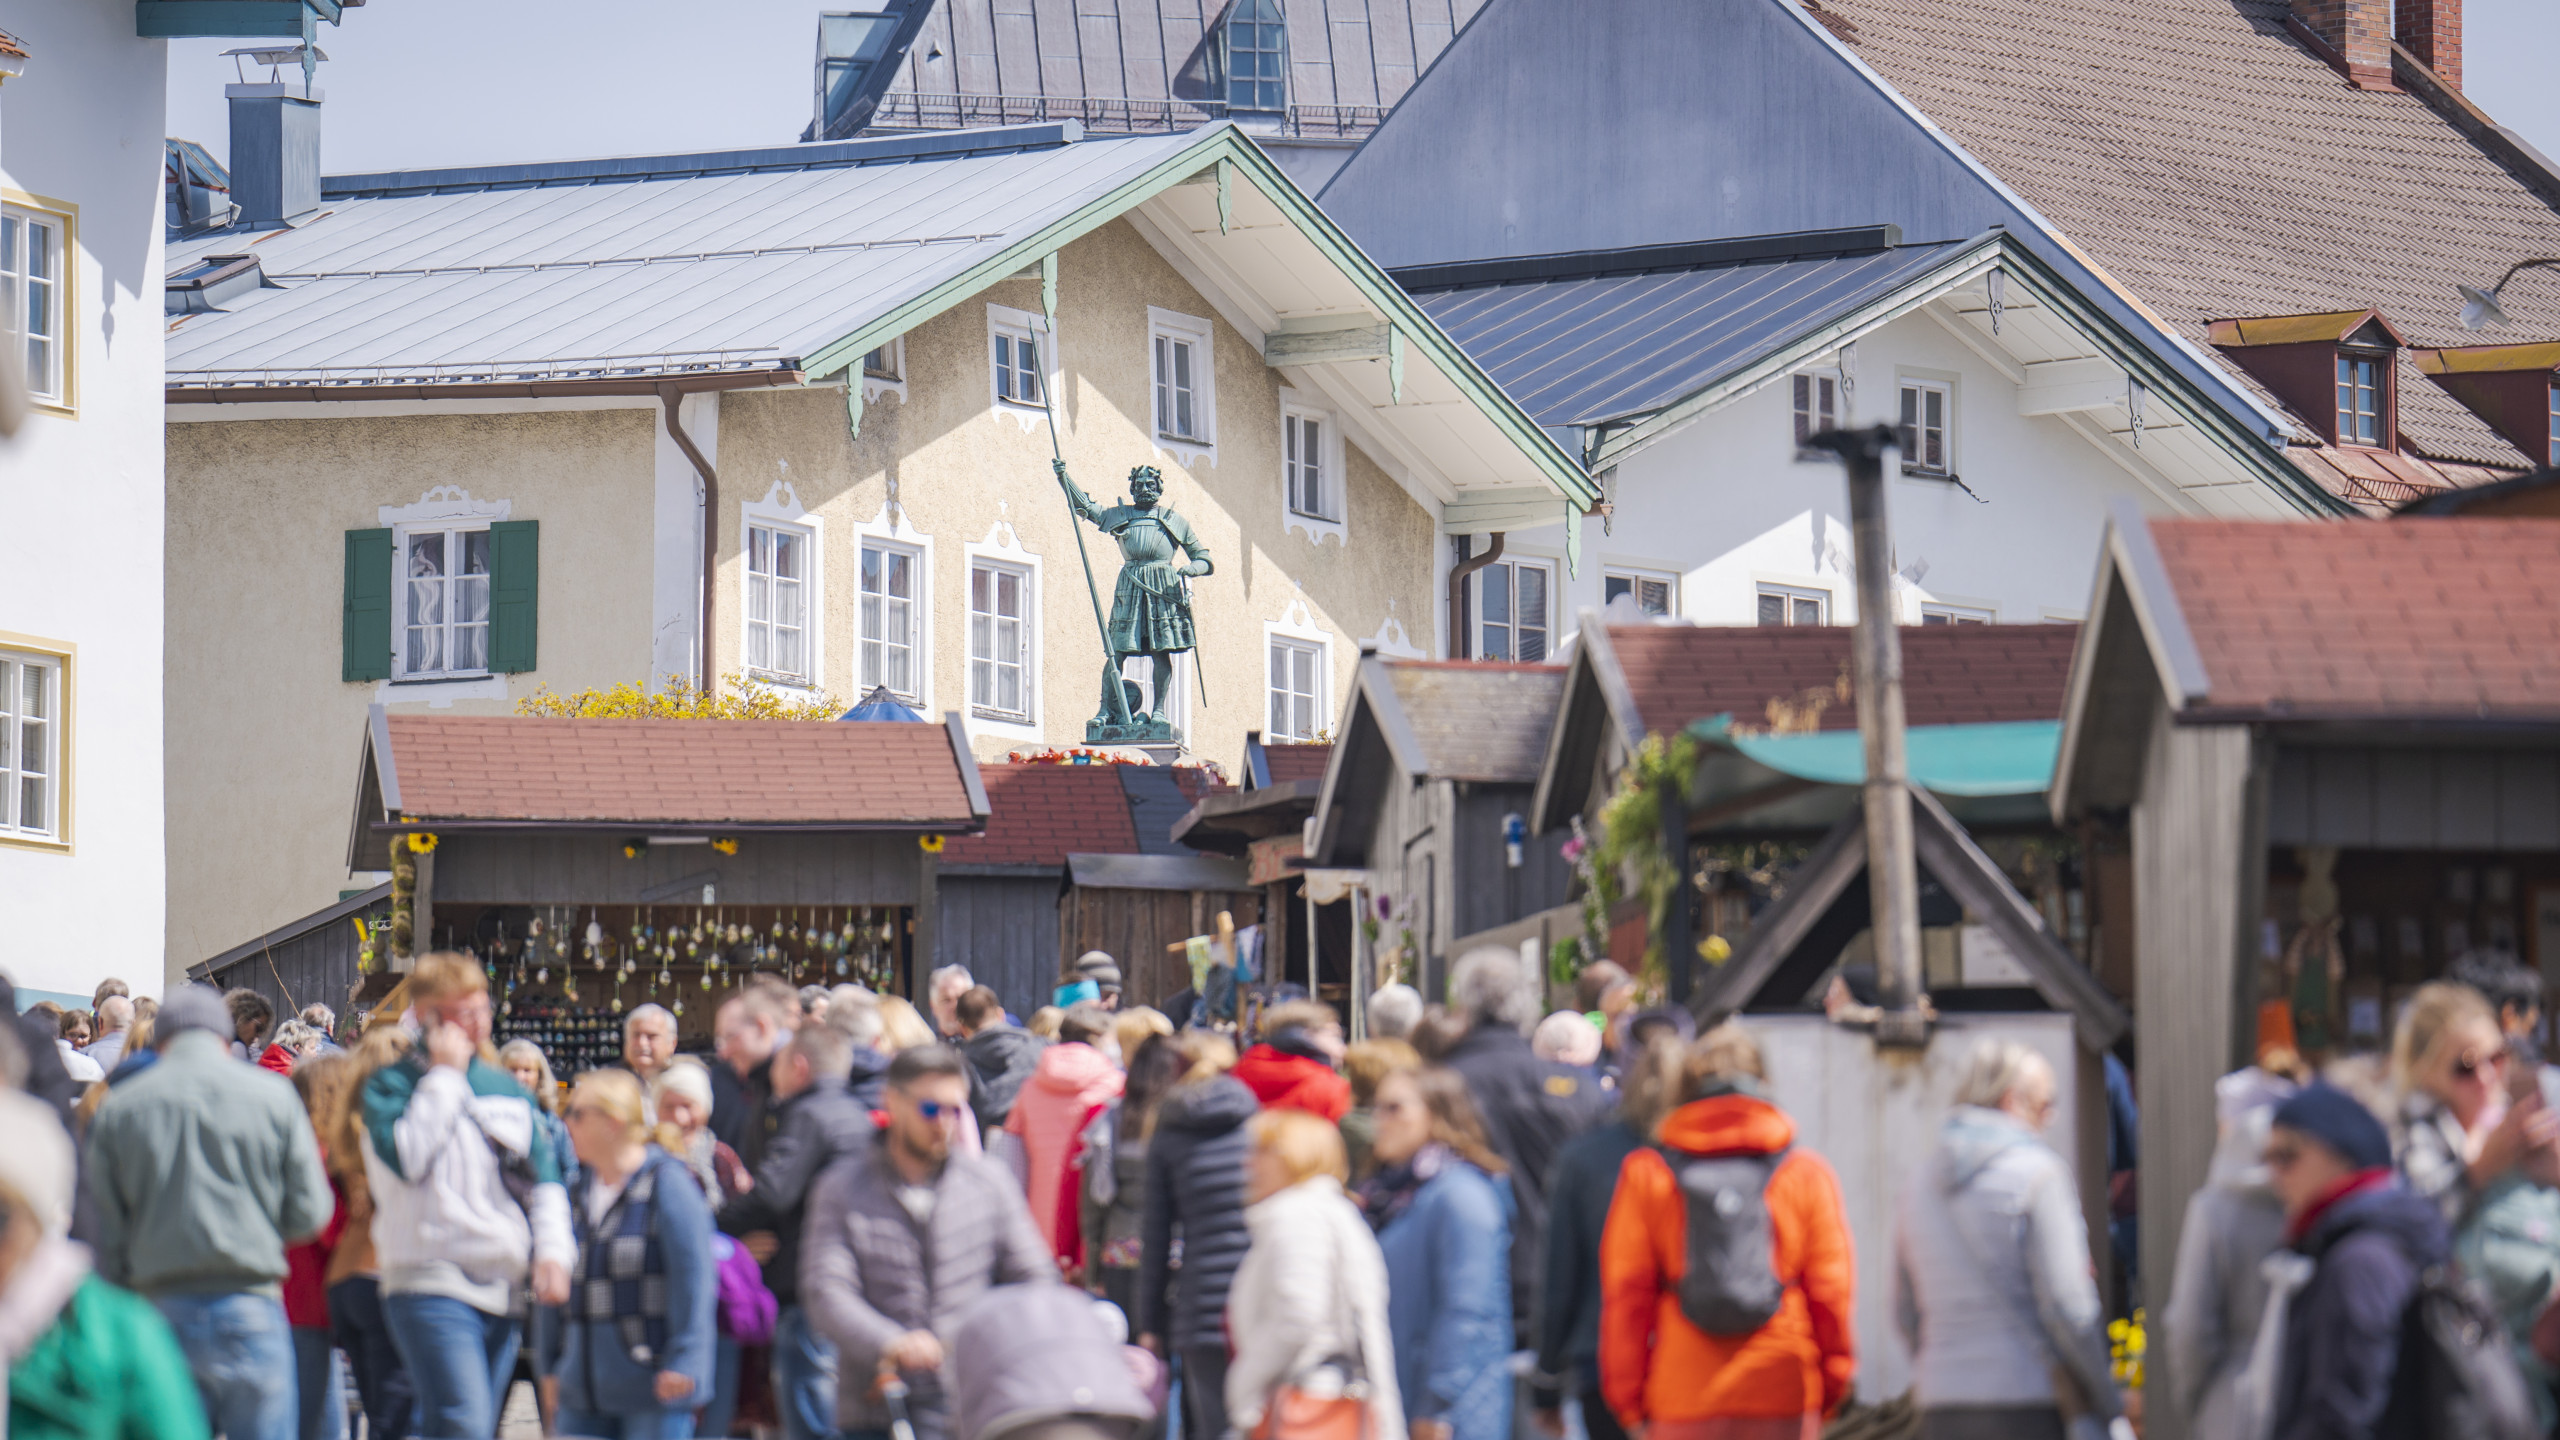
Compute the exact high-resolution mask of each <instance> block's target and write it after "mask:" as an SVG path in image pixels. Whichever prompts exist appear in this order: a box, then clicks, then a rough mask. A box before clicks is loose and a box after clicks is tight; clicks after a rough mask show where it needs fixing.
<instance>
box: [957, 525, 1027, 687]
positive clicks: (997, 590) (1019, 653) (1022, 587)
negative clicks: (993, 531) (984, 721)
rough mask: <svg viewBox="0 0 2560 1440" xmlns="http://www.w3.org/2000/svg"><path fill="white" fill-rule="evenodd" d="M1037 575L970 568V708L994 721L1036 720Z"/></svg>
mask: <svg viewBox="0 0 2560 1440" xmlns="http://www.w3.org/2000/svg"><path fill="white" fill-rule="evenodd" d="M1031 591H1032V585H1031V572H1030V571H1029V570H1028V569H1025V568H1023V567H1021V566H1017V565H1005V564H1000V563H998V562H995V561H992V560H973V561H971V562H970V565H969V708H970V709H971V710H973V711H975V712H977V713H978V714H980V715H983V716H986V717H988V718H989V719H994V720H1013V721H1027V720H1029V719H1030V718H1031V700H1032V694H1031V686H1032V679H1033V677H1032V673H1031V633H1032V632H1031V622H1032V614H1031V611H1032V595H1031Z"/></svg>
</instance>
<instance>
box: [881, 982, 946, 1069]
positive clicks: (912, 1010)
mask: <svg viewBox="0 0 2560 1440" xmlns="http://www.w3.org/2000/svg"><path fill="white" fill-rule="evenodd" d="M878 1003H879V1006H880V1026H881V1033H882V1034H883V1035H885V1036H886V1037H887V1041H888V1043H887V1046H886V1048H887V1049H888V1051H889V1053H890V1054H892V1055H894V1054H897V1053H898V1052H899V1051H902V1050H913V1049H915V1048H916V1047H917V1046H920V1045H932V1044H936V1043H939V1042H937V1041H936V1040H935V1039H934V1036H933V1026H932V1025H931V1024H930V1023H928V1022H927V1021H926V1020H925V1018H924V1012H922V1011H920V1010H918V1009H916V1007H915V1003H914V1002H913V1001H911V1000H909V999H907V998H906V997H905V996H903V995H883V996H881V997H880V999H879V1002H878Z"/></svg>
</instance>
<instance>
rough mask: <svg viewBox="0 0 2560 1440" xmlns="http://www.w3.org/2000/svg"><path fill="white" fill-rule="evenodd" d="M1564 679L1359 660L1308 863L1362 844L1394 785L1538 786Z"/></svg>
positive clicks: (1465, 664)
mask: <svg viewBox="0 0 2560 1440" xmlns="http://www.w3.org/2000/svg"><path fill="white" fill-rule="evenodd" d="M1564 675H1565V671H1564V667H1562V666H1559V665H1515V664H1510V663H1508V662H1505V661H1499V660H1389V659H1385V658H1383V657H1381V656H1377V655H1368V656H1364V657H1362V659H1361V661H1360V674H1359V679H1358V681H1357V682H1356V683H1355V684H1354V686H1353V688H1352V692H1351V703H1350V704H1349V705H1347V706H1345V707H1344V709H1343V715H1342V728H1341V735H1342V738H1341V740H1339V741H1338V742H1336V744H1335V746H1334V756H1333V763H1332V766H1331V768H1329V769H1328V770H1327V771H1326V772H1325V780H1324V793H1323V795H1322V797H1321V798H1320V799H1319V800H1318V801H1317V803H1316V812H1315V817H1314V818H1315V836H1316V844H1315V848H1314V851H1313V854H1312V855H1311V857H1310V859H1311V861H1312V863H1314V864H1317V865H1332V864H1336V863H1338V862H1337V858H1336V856H1337V850H1336V847H1337V846H1339V845H1344V844H1350V845H1359V844H1363V843H1365V842H1366V840H1367V839H1368V833H1367V832H1368V830H1369V828H1370V820H1371V817H1372V816H1374V815H1375V813H1376V810H1377V807H1378V806H1379V804H1380V803H1381V802H1382V801H1383V799H1384V797H1385V793H1386V790H1387V787H1388V786H1390V785H1401V784H1409V783H1411V782H1413V781H1416V780H1421V779H1426V778H1428V779H1439V780H1458V781H1464V782H1468V783H1472V784H1485V785H1516V786H1523V787H1525V786H1528V785H1531V784H1534V783H1536V781H1537V778H1538V767H1539V764H1540V762H1541V761H1542V760H1543V759H1544V758H1545V755H1546V750H1547V727H1548V725H1549V724H1550V723H1551V722H1552V720H1553V719H1554V717H1555V709H1556V697H1557V696H1558V695H1559V694H1560V693H1561V692H1562V689H1563V684H1564ZM1350 863H1361V862H1359V861H1356V860H1355V861H1352V862H1350Z"/></svg>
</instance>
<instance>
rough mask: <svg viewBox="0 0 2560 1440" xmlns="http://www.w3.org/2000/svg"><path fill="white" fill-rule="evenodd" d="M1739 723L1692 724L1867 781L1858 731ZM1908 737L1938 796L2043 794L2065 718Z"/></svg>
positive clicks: (1767, 757)
mask: <svg viewBox="0 0 2560 1440" xmlns="http://www.w3.org/2000/svg"><path fill="white" fill-rule="evenodd" d="M1732 725H1733V717H1732V716H1730V715H1718V716H1716V717H1715V718H1713V719H1710V720H1701V721H1699V722H1698V723H1696V724H1694V725H1692V726H1690V727H1689V733H1690V734H1691V735H1692V736H1695V737H1696V738H1697V739H1699V740H1703V741H1706V742H1707V743H1709V744H1713V745H1722V746H1726V747H1728V748H1731V749H1733V750H1737V751H1740V752H1741V753H1742V754H1744V755H1747V756H1749V757H1750V758H1752V759H1753V760H1756V761H1758V762H1759V763H1761V764H1763V765H1766V766H1768V767H1769V768H1770V769H1772V770H1776V771H1778V772H1780V773H1782V774H1787V775H1793V776H1795V777H1796V778H1798V779H1800V780H1811V781H1814V782H1816V783H1818V784H1823V785H1861V784H1864V783H1866V778H1867V757H1866V750H1865V747H1864V745H1863V744H1862V743H1861V741H1860V739H1859V736H1858V732H1857V731H1855V730H1822V731H1816V732H1814V733H1812V734H1809V735H1736V734H1734V733H1733V731H1732ZM1903 734H1904V746H1905V754H1906V756H1907V763H1908V764H1909V766H1910V771H1911V781H1912V783H1913V784H1915V785H1918V786H1920V787H1921V788H1922V789H1925V790H1928V791H1930V792H1931V793H1933V794H1938V795H1963V796H1990V795H2039V794H2042V793H2043V792H2044V789H2045V787H2046V786H2047V785H2050V784H2051V783H2053V762H2054V756H2055V755H2056V754H2057V753H2058V752H2059V751H2060V750H2061V748H2062V722H2061V721H2059V720H2016V721H2009V722H2005V723H2002V724H1995V725H1914V726H1912V727H1911V728H1910V729H1908V730H1906V731H1904V732H1903Z"/></svg>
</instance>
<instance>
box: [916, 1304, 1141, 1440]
mask: <svg viewBox="0 0 2560 1440" xmlns="http://www.w3.org/2000/svg"><path fill="white" fill-rule="evenodd" d="M1122 1338H1123V1337H1121V1336H1119V1335H1115V1334H1114V1333H1112V1330H1111V1329H1109V1328H1106V1325H1105V1321H1104V1319H1103V1317H1102V1316H1101V1315H1100V1314H1099V1313H1098V1305H1097V1302H1096V1301H1095V1300H1094V1298H1093V1297H1092V1296H1090V1295H1087V1294H1085V1293H1084V1292H1083V1291H1081V1290H1075V1289H1070V1288H1069V1287H1067V1286H1064V1285H1005V1286H1000V1287H998V1288H996V1289H994V1290H990V1291H988V1292H987V1293H986V1295H985V1296H983V1297H982V1298H981V1299H980V1300H979V1301H978V1303H977V1304H976V1305H975V1306H973V1307H971V1309H970V1311H969V1313H968V1314H967V1315H965V1316H963V1317H962V1318H961V1321H960V1329H959V1332H958V1333H957V1334H956V1335H954V1336H953V1338H952V1343H951V1362H950V1384H951V1391H950V1393H951V1396H952V1409H951V1440H1136V1437H1137V1436H1138V1435H1139V1434H1140V1432H1141V1431H1143V1430H1144V1429H1145V1428H1146V1427H1147V1426H1148V1425H1149V1424H1150V1423H1151V1422H1152V1421H1154V1419H1155V1418H1156V1407H1155V1405H1153V1404H1152V1403H1150V1402H1149V1400H1148V1397H1147V1395H1146V1392H1145V1390H1144V1389H1142V1388H1141V1385H1140V1382H1139V1379H1138V1377H1137V1376H1136V1375H1135V1374H1134V1373H1133V1371H1132V1367H1131V1365H1130V1363H1129V1352H1128V1351H1127V1348H1126V1347H1125V1346H1124V1345H1123V1344H1122ZM1136 1353H1137V1354H1139V1355H1144V1354H1145V1352H1143V1351H1140V1352H1136ZM1148 1358H1149V1359H1150V1361H1151V1360H1152V1357H1148ZM893 1413H894V1412H893Z"/></svg>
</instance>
